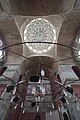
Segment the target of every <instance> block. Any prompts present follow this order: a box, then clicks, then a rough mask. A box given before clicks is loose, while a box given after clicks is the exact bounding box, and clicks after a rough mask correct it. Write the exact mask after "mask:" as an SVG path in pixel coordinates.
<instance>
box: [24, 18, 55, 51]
mask: <svg viewBox="0 0 80 120" xmlns="http://www.w3.org/2000/svg"><path fill="white" fill-rule="evenodd" d="M55 40H56V30H55V28H54V26H53V25H52V24H51V23H50V22H48V21H47V20H45V19H43V18H36V19H34V20H32V21H31V22H30V23H29V24H28V25H27V26H26V27H25V30H24V41H25V42H55ZM26 45H27V47H28V48H29V49H30V50H32V51H33V52H35V53H43V52H46V51H47V50H50V48H51V47H52V46H53V45H51V44H46V43H26Z"/></svg>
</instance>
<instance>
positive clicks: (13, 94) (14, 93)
mask: <svg viewBox="0 0 80 120" xmlns="http://www.w3.org/2000/svg"><path fill="white" fill-rule="evenodd" d="M15 93H16V87H15V88H14V91H13V95H15Z"/></svg>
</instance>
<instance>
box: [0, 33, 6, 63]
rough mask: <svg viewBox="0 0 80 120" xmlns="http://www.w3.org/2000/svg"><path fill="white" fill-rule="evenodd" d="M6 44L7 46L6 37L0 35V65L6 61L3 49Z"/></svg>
mask: <svg viewBox="0 0 80 120" xmlns="http://www.w3.org/2000/svg"><path fill="white" fill-rule="evenodd" d="M4 46H5V42H4V38H3V36H2V35H0V65H2V63H4V58H5V50H3V47H4Z"/></svg>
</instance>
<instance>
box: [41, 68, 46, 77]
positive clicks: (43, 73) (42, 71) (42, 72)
mask: <svg viewBox="0 0 80 120" xmlns="http://www.w3.org/2000/svg"><path fill="white" fill-rule="evenodd" d="M41 76H42V77H44V76H45V71H44V70H43V69H41Z"/></svg>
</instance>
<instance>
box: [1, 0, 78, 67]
mask: <svg viewBox="0 0 80 120" xmlns="http://www.w3.org/2000/svg"><path fill="white" fill-rule="evenodd" d="M36 17H42V18H44V19H47V20H48V21H49V22H51V24H53V25H54V26H55V28H56V31H57V42H58V43H62V44H65V45H68V46H71V45H72V42H73V39H74V36H75V35H76V32H77V30H78V29H79V26H80V2H79V0H61V1H59V0H4V1H3V0H1V1H0V32H1V33H2V34H3V36H4V38H5V41H6V44H7V45H9V44H13V43H18V42H22V41H23V29H24V26H25V24H28V23H29V22H30V21H31V20H32V19H34V18H36ZM57 48H58V49H57ZM9 50H11V51H13V52H16V53H17V55H16V54H14V53H11V52H10V51H9ZM6 51H7V62H9V63H15V62H16V63H19V62H22V61H23V60H24V59H23V57H22V56H18V54H22V55H24V56H25V57H31V56H34V57H35V59H37V60H38V58H36V54H34V53H33V52H31V51H30V50H29V49H28V48H27V47H26V46H25V45H18V46H15V47H10V48H8V49H7V50H6ZM64 51H65V52H64ZM65 53H66V54H65ZM43 56H47V57H51V60H52V58H53V61H55V63H57V61H58V60H61V59H65V58H67V57H72V56H73V55H72V51H71V49H68V48H64V47H62V46H58V47H57V46H56V47H53V48H51V50H50V51H48V52H46V54H43ZM32 59H33V58H32ZM45 60H46V57H44V60H43V61H44V63H45ZM49 62H50V60H49ZM49 62H48V63H47V64H48V65H49V64H50V63H49ZM65 62H66V63H67V64H70V63H71V64H73V63H75V61H74V59H73V58H72V59H69V60H67V61H64V62H63V61H60V64H64V63H65ZM53 63H54V62H53ZM26 64H27V65H29V64H30V62H29V64H28V63H26ZM50 66H51V65H50Z"/></svg>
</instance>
